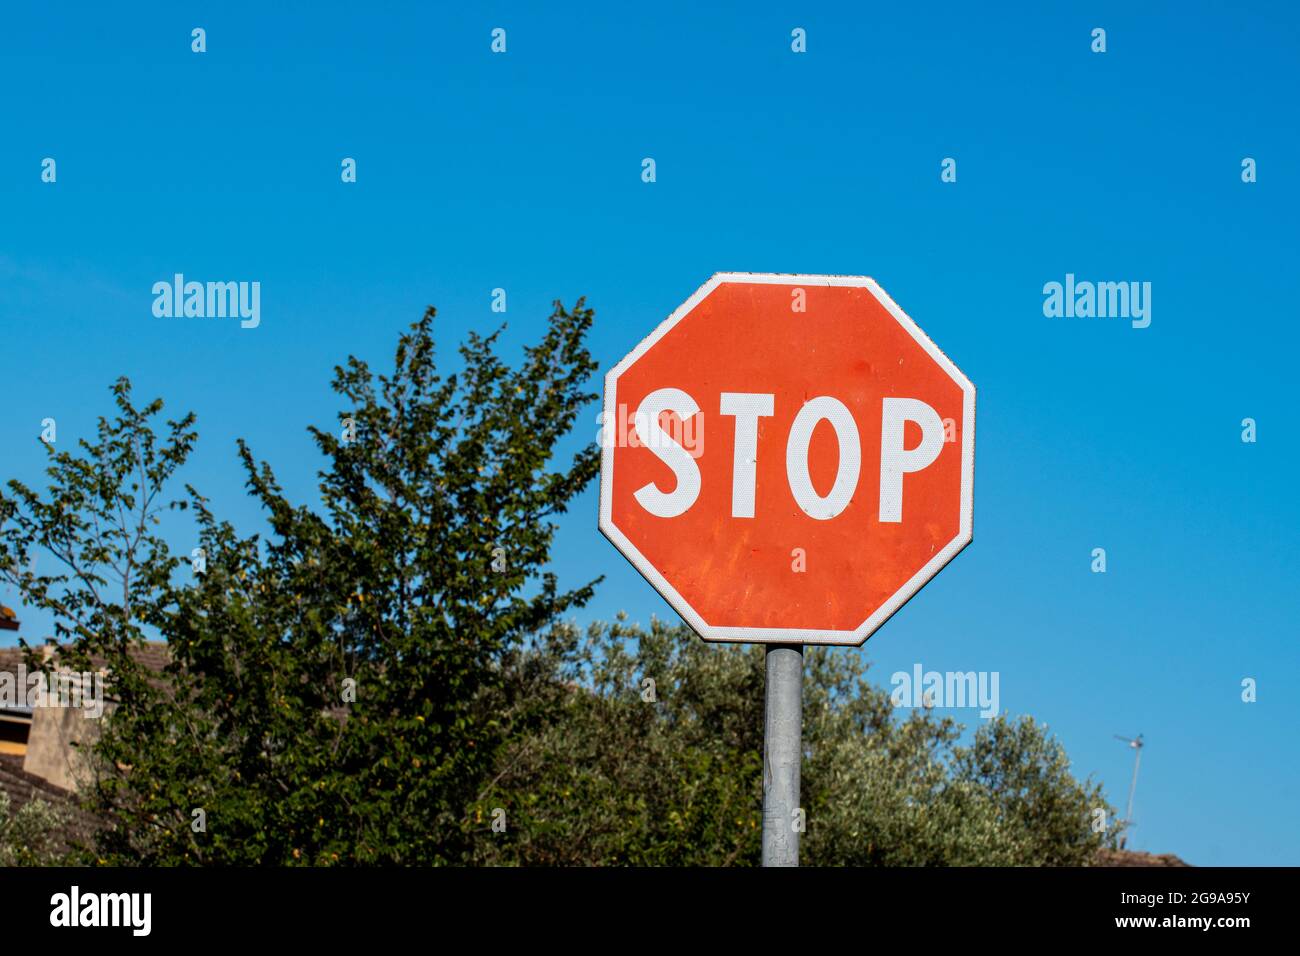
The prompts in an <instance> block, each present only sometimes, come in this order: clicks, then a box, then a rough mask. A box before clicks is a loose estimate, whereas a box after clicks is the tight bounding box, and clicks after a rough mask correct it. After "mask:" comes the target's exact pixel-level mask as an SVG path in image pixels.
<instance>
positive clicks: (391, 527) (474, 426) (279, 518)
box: [0, 300, 598, 864]
mask: <svg viewBox="0 0 1300 956" xmlns="http://www.w3.org/2000/svg"><path fill="white" fill-rule="evenodd" d="M592 315H593V313H592V311H591V310H590V309H587V308H585V306H584V305H583V303H582V302H581V300H580V301H579V302H578V304H577V306H576V307H575V308H574V309H572V310H568V309H566V308H564V307H562V306H561V305H560V304H559V303H557V304H556V307H555V310H554V312H553V313H552V315H551V317H550V320H549V322H548V325H547V329H546V331H545V333H544V334H543V336H542V337H541V339H540V341H539V342H538V343H537V344H536V345H533V346H531V347H529V348H528V349H526V350H525V357H524V361H523V363H522V364H521V365H520V367H518V368H511V367H509V366H507V365H506V364H505V363H504V362H502V361H501V359H500V358H499V357H498V356H497V355H496V353H495V347H496V343H497V340H498V336H499V334H500V333H499V331H498V332H497V333H495V334H493V335H490V336H486V337H483V336H478V335H471V337H470V339H469V341H468V342H467V343H466V345H465V346H463V347H462V349H461V356H462V359H463V366H464V367H463V370H462V371H461V372H459V373H457V374H452V375H448V376H445V377H443V376H441V375H439V374H438V372H437V368H436V362H435V352H434V338H433V321H434V311H433V310H432V309H430V310H428V311H427V312H426V314H425V316H424V318H423V319H422V320H421V321H420V322H418V323H416V324H415V325H413V326H412V327H411V328H410V330H409V331H408V332H407V333H405V334H403V335H402V336H401V338H400V340H399V342H398V346H397V350H396V356H395V362H394V367H393V370H392V372H391V373H390V374H387V375H379V376H376V375H374V374H372V373H371V372H370V370H369V368H368V366H367V365H366V364H365V363H364V362H362V361H361V360H359V359H357V358H355V357H352V358H350V359H349V360H348V362H347V363H346V364H345V365H344V366H341V367H338V368H336V369H335V378H334V389H335V391H336V392H337V393H338V394H339V395H340V396H342V397H343V398H344V399H345V401H346V403H347V407H346V408H345V409H344V410H343V411H342V412H341V413H340V415H339V420H340V426H341V427H340V431H339V433H338V434H335V433H334V432H332V431H325V430H319V429H312V433H313V436H314V438H315V440H316V443H317V445H318V447H319V448H320V450H321V452H322V453H323V455H324V456H325V459H326V464H325V468H324V469H323V470H322V471H321V473H320V490H321V505H320V508H319V509H318V510H313V509H312V508H309V507H307V506H305V505H299V504H294V503H291V502H290V501H288V500H287V498H286V497H285V495H284V493H283V491H282V489H281V487H280V486H279V485H278V483H277V481H276V478H275V475H274V472H273V471H272V469H271V467H270V466H269V465H267V464H265V463H260V462H258V461H257V460H256V459H255V457H254V455H253V452H252V450H251V449H250V448H248V447H247V446H246V445H245V444H244V443H242V442H241V443H240V446H239V454H240V458H241V460H242V462H243V465H244V468H245V470H246V475H247V483H248V488H249V490H250V492H251V493H252V494H253V495H254V496H255V497H256V498H257V499H258V500H259V501H260V502H261V503H262V504H263V505H264V506H265V508H266V511H267V514H268V520H269V525H270V533H269V534H268V535H267V536H266V538H265V539H263V537H262V536H260V535H253V536H251V537H241V536H240V535H239V534H238V533H237V532H236V530H235V529H234V528H233V527H232V526H231V525H230V524H229V523H228V522H224V521H221V520H219V519H218V518H217V517H216V516H215V515H214V514H213V513H212V512H211V510H210V509H209V503H208V501H207V500H206V499H205V498H203V497H202V495H200V494H199V492H198V491H196V490H195V489H193V488H192V487H189V486H187V490H188V499H187V500H180V501H172V502H168V504H170V505H172V506H175V507H185V506H186V505H188V506H189V507H190V508H192V509H193V512H194V513H195V515H196V517H197V522H198V529H199V535H198V540H199V545H200V547H201V548H202V549H203V555H204V559H205V564H206V567H205V569H204V571H203V573H202V574H199V575H194V576H193V579H192V580H188V579H186V571H185V569H184V567H183V565H184V562H183V561H182V560H181V559H179V558H176V557H174V556H172V555H171V553H170V552H169V551H168V548H167V545H166V543H165V542H164V541H162V540H161V539H159V538H158V537H157V536H156V535H155V534H154V532H153V531H152V530H151V527H152V525H153V524H155V523H156V522H157V521H158V515H157V511H158V509H160V508H162V507H165V505H164V504H162V502H163V501H164V500H165V498H166V495H167V487H168V482H169V479H171V478H172V474H173V471H174V470H175V469H176V468H177V467H179V465H181V464H182V463H183V462H184V460H185V458H186V456H187V455H188V452H189V450H190V448H191V447H192V444H193V442H194V440H195V438H196V435H195V433H194V432H193V429H192V425H193V421H194V419H193V416H186V417H185V418H183V419H181V420H180V421H179V422H175V423H169V424H170V429H171V430H170V435H169V438H168V439H167V440H166V441H164V442H161V443H160V442H159V440H158V439H157V437H156V435H155V432H154V430H153V425H152V419H153V418H154V417H155V416H156V415H157V414H158V412H159V411H160V410H161V407H162V404H161V402H160V401H156V402H153V403H151V404H150V405H148V406H146V407H144V408H142V409H138V408H137V407H136V406H135V405H134V404H133V402H132V399H131V390H130V385H129V383H127V382H126V381H125V380H122V381H120V382H119V383H118V384H117V386H115V388H114V394H115V398H116V401H117V404H118V408H119V412H120V414H119V416H118V417H117V418H116V419H115V420H112V421H108V420H101V422H100V427H99V440H98V441H96V442H93V443H91V442H86V441H83V442H81V443H80V454H74V453H72V452H54V451H53V450H51V449H48V448H47V451H48V453H49V454H50V456H51V459H52V460H51V464H50V467H49V469H48V474H49V476H50V479H51V484H50V487H49V488H48V490H47V492H46V493H45V494H44V495H41V494H38V493H36V492H34V491H32V490H30V489H28V488H26V487H25V486H23V485H22V484H21V483H18V482H10V488H11V489H12V491H13V494H14V497H13V498H0V554H3V556H4V557H3V559H0V573H3V574H5V575H7V576H8V577H9V578H10V579H11V580H13V581H15V583H17V584H18V586H19V587H20V588H21V590H22V591H23V594H24V599H25V601H26V602H27V603H28V604H29V605H31V604H34V605H36V606H38V607H41V608H44V609H45V610H47V611H49V612H51V613H52V614H53V615H54V616H55V619H56V621H57V622H58V623H57V625H56V627H57V628H58V634H59V636H60V637H61V638H63V639H66V640H68V641H70V642H71V644H72V649H71V650H70V651H69V653H68V655H67V660H68V662H69V663H76V662H79V661H82V660H89V659H90V657H91V656H92V655H95V656H100V657H103V658H106V659H107V662H108V666H109V667H110V668H111V669H112V672H113V694H114V697H115V698H116V709H115V711H114V713H113V716H112V719H110V720H108V721H105V725H104V728H103V732H102V734H101V736H100V740H99V742H98V743H97V745H96V747H95V752H96V756H97V758H98V759H97V761H96V771H97V774H96V778H95V780H94V781H93V785H92V787H91V789H90V794H91V802H92V807H91V809H93V810H94V811H95V812H96V813H98V814H99V815H100V816H101V817H102V818H104V819H106V820H109V821H111V825H110V826H107V827H105V828H104V829H103V830H102V831H101V832H100V833H99V834H98V835H97V842H96V846H95V848H94V849H95V857H96V858H97V859H101V860H105V861H108V862H122V863H125V862H142V863H173V862H184V861H189V862H198V863H252V862H261V863H270V864H278V863H293V862H296V861H300V862H312V863H335V862H339V863H373V862H403V863H415V862H420V863H441V862H456V861H458V860H461V859H463V858H465V855H466V854H467V853H468V852H469V849H470V847H471V846H472V838H471V836H470V834H471V832H472V828H473V827H475V826H476V825H477V821H474V820H471V819H469V818H467V817H466V815H465V807H466V806H467V805H468V803H469V802H470V800H471V798H472V797H473V796H474V795H475V794H477V793H478V792H479V790H480V789H481V785H482V784H483V782H485V779H486V776H487V774H488V773H489V771H490V770H491V769H492V767H493V766H494V764H495V761H496V754H497V750H498V748H499V747H500V746H501V745H502V742H503V741H504V740H505V739H506V738H507V737H508V736H509V735H510V734H511V733H513V732H514V731H515V729H516V727H518V726H525V725H527V724H528V722H530V721H534V720H537V719H538V715H537V706H538V705H537V702H536V700H535V699H534V698H533V697H531V696H529V695H528V694H526V693H523V692H522V688H526V686H527V681H528V680H529V674H528V672H527V667H524V668H523V669H521V666H522V665H521V662H522V661H523V656H522V655H521V654H520V649H521V648H522V647H523V645H524V644H525V643H527V642H529V641H530V639H531V637H532V636H533V635H536V634H538V633H541V632H544V631H546V630H547V629H548V628H549V627H550V626H551V625H552V624H553V623H554V622H556V621H557V620H558V619H559V618H560V617H561V616H562V615H564V614H565V613H567V612H569V611H570V610H571V609H574V608H577V607H579V606H581V605H582V604H583V603H584V602H585V601H587V600H588V599H589V597H590V596H591V594H592V589H593V587H594V584H595V583H596V582H591V583H589V584H587V585H584V586H582V587H579V588H577V589H575V590H570V591H563V590H561V589H560V588H559V585H558V582H557V581H556V579H555V576H554V575H553V574H551V573H550V572H548V571H546V570H545V567H546V564H547V563H548V561H549V554H550V548H551V544H552V539H553V534H554V526H553V523H552V522H551V521H550V520H548V519H549V518H550V517H552V516H554V515H556V514H559V513H561V512H563V511H564V510H565V508H566V507H567V505H568V503H569V502H570V501H571V500H572V498H573V496H574V495H576V494H577V493H578V492H579V491H581V489H582V488H583V487H584V486H585V485H586V484H587V483H588V482H590V480H591V479H592V478H593V477H594V475H595V474H596V471H597V469H598V455H597V451H596V448H595V446H594V445H587V446H585V447H582V448H580V449H579V450H578V451H577V452H576V454H574V456H573V457H572V459H571V461H569V462H568V464H567V465H563V466H561V467H559V468H553V467H552V460H553V458H554V456H555V452H556V446H557V444H558V443H559V441H560V440H561V438H562V437H563V436H564V435H565V434H566V433H567V432H568V431H569V430H570V428H571V427H572V425H573V423H574V421H575V419H576V417H577V415H578V413H579V411H580V410H581V409H582V408H583V407H584V406H585V405H586V404H587V403H588V402H590V401H591V400H592V399H593V398H594V397H595V396H594V395H593V394H591V393H588V392H587V391H586V390H585V383H586V381H587V379H588V378H589V377H590V375H591V373H592V371H593V370H594V368H595V365H594V362H593V361H592V360H591V357H590V355H589V354H588V352H587V350H586V348H585V346H584V345H583V339H584V337H585V334H586V332H587V330H588V328H589V327H590V324H591V321H592ZM42 547H43V548H45V549H48V550H50V551H53V552H54V553H55V554H56V555H57V556H58V557H59V558H60V560H62V562H63V564H64V570H63V572H61V573H60V574H54V575H44V576H38V575H35V574H34V573H32V572H31V571H29V570H24V568H26V567H28V555H29V554H30V553H31V552H32V551H33V549H37V548H42ZM109 583H114V584H116V585H119V586H120V594H118V593H117V592H116V591H115V592H114V593H113V594H110V593H108V592H107V591H106V587H107V585H108V584H109ZM151 634H152V635H156V636H159V637H162V638H164V639H165V640H167V642H168V646H169V648H170V651H171V657H172V663H171V665H170V666H169V667H168V669H167V671H166V672H165V673H164V674H163V675H151V674H148V673H144V672H143V669H142V668H141V667H139V666H138V664H137V663H136V662H135V659H134V656H133V654H132V649H133V648H136V647H138V646H139V645H140V643H141V642H142V641H143V640H144V639H145V638H146V637H147V636H150V635H151ZM540 646H541V645H540V644H539V643H537V642H535V641H534V642H533V648H534V651H536V650H537V648H539V647H540ZM529 660H530V661H531V660H532V658H531V657H530V658H529ZM528 666H531V664H530V665H528ZM200 811H201V812H200Z"/></svg>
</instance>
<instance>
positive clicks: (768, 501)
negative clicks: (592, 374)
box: [600, 273, 975, 644]
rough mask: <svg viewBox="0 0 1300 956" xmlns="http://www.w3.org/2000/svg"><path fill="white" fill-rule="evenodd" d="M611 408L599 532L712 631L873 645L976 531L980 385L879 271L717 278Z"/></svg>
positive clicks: (680, 315) (628, 372) (620, 382)
mask: <svg viewBox="0 0 1300 956" xmlns="http://www.w3.org/2000/svg"><path fill="white" fill-rule="evenodd" d="M602 422H603V425H602V441H601V444H602V461H601V485H600V529H601V531H602V532H603V533H604V534H605V536H606V537H607V538H609V540H610V541H611V542H612V543H613V544H614V546H615V547H617V548H618V549H619V551H621V552H622V553H623V554H624V556H626V557H627V558H628V559H629V560H630V561H631V562H632V563H633V565H635V566H636V568H637V570H639V571H640V572H641V573H642V574H643V575H644V576H645V578H646V579H647V580H648V581H649V582H650V583H651V584H652V585H653V586H654V587H655V588H656V589H657V590H658V591H659V592H660V593H661V594H662V595H663V596H664V597H665V598H666V599H667V600H668V601H669V603H670V604H672V606H673V608H674V609H676V611H677V613H678V614H680V615H681V616H682V618H683V619H685V620H686V621H687V623H689V624H690V625H691V627H693V628H694V629H695V630H696V631H697V632H698V633H699V634H700V636H701V637H703V638H704V639H705V640H712V641H757V642H771V643H782V644H796V643H802V644H861V643H862V642H863V641H865V640H866V639H867V638H868V637H869V636H870V635H871V634H872V632H873V631H875V630H876V628H878V627H880V625H881V624H883V623H884V622H885V621H886V620H888V619H889V617H890V616H891V615H892V614H893V613H894V612H895V611H897V610H898V609H899V608H900V607H901V606H902V605H903V604H904V603H905V602H906V601H907V600H908V599H909V598H910V597H911V596H912V595H913V594H915V593H916V592H917V591H918V590H920V589H921V587H923V586H924V585H925V583H926V582H927V581H929V580H930V578H932V577H934V575H935V574H936V573H937V572H938V571H939V569H940V568H942V567H943V566H944V565H945V564H947V563H948V562H949V561H951V560H952V559H953V557H954V556H956V554H957V553H958V552H959V551H961V549H962V548H964V547H965V546H966V545H968V544H969V543H970V541H971V510H972V505H971V494H972V484H973V482H974V457H975V387H974V386H973V385H972V384H971V383H970V381H969V380H968V379H967V378H966V376H965V375H963V374H962V373H961V371H960V370H958V368H957V367H956V366H955V365H953V363H952V362H951V361H950V360H949V359H948V357H947V356H945V355H944V354H943V353H942V352H940V351H939V349H938V347H936V346H935V344H934V343H933V342H931V341H930V339H929V338H928V337H927V336H926V335H925V333H924V332H922V331H921V330H920V329H919V328H918V327H917V325H916V323H915V322H913V321H912V320H911V319H910V318H908V317H907V316H906V315H905V314H904V313H903V310H902V309H900V308H899V307H898V306H897V305H896V304H895V303H894V301H893V300H892V299H891V298H889V296H888V295H886V294H885V292H884V290H883V289H881V288H880V286H878V285H877V284H876V283H875V282H874V281H873V280H871V279H869V278H865V277H859V276H812V275H760V274H750V273H720V274H718V275H715V276H714V277H713V278H712V279H710V280H709V281H708V282H706V283H705V284H704V285H703V286H701V287H700V289H699V291H697V292H696V293H695V294H694V295H693V296H691V297H690V298H689V299H688V300H686V302H684V303H683V304H682V305H681V306H680V307H679V308H678V309H677V311H675V312H674V313H673V314H672V315H671V316H669V317H668V319H667V320H666V321H665V322H664V323H663V324H662V325H660V326H659V327H658V328H657V329H655V330H654V332H653V333H652V334H651V335H650V336H649V337H648V338H646V339H645V340H644V341H643V342H641V344H640V345H638V346H637V347H636V348H635V349H633V350H632V352H631V353H630V354H628V356H627V357H626V358H624V359H623V361H621V362H619V363H618V365H616V366H615V367H614V368H613V369H612V370H611V371H610V372H609V374H608V375H607V376H606V378H605V407H604V415H603V418H602Z"/></svg>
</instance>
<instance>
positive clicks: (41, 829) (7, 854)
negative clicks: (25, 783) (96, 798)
mask: <svg viewBox="0 0 1300 956" xmlns="http://www.w3.org/2000/svg"><path fill="white" fill-rule="evenodd" d="M67 824H68V814H67V813H66V812H65V811H63V810H62V809H60V808H58V807H55V806H54V805H53V804H50V803H47V802H46V801H44V800H41V799H40V798H39V797H38V798H36V799H34V800H30V801H28V802H27V803H25V804H23V805H22V806H21V807H19V808H18V809H17V810H14V809H13V803H12V801H10V799H9V794H7V793H5V792H4V791H3V790H0V867H7V866H57V865H58V864H59V863H61V862H62V861H63V857H64V852H65V851H64V849H63V840H62V830H63V828H64V827H65V826H67Z"/></svg>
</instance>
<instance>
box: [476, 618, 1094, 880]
mask: <svg viewBox="0 0 1300 956" xmlns="http://www.w3.org/2000/svg"><path fill="white" fill-rule="evenodd" d="M579 659H580V661H581V663H580V665H579V666H577V667H576V668H574V669H572V670H568V671H565V670H560V671H557V673H556V681H557V682H558V683H562V684H563V685H564V686H565V687H566V693H565V698H564V707H563V710H562V711H561V713H560V716H559V719H557V720H556V721H555V723H554V724H552V725H550V726H547V727H545V728H542V729H541V730H539V731H537V732H536V733H533V734H531V735H527V736H525V737H522V738H520V739H518V740H517V741H515V742H514V743H513V744H512V745H511V747H509V748H508V749H507V750H506V751H504V752H503V762H502V765H501V770H500V771H499V775H498V777H497V779H496V780H495V782H494V786H493V788H492V789H491V790H490V791H489V792H488V793H486V794H484V796H483V798H482V799H481V801H480V803H479V807H480V810H481V811H482V812H488V809H489V808H497V807H499V808H502V809H505V810H506V813H507V819H508V820H509V821H510V824H509V826H508V828H507V830H506V831H505V832H504V833H500V834H494V835H493V836H492V837H490V838H489V837H483V838H480V840H479V847H478V859H479V860H480V861H482V862H485V863H498V864H501V863H518V864H527V865H533V864H601V865H617V864H633V865H656V864H672V865H681V866H694V865H729V864H738V865H757V864H758V862H759V860H760V856H761V845H760V838H761V828H762V819H761V818H762V776H761V770H762V762H761V747H762V732H763V681H764V663H763V650H762V648H761V647H735V646H726V645H706V644H704V643H703V642H702V641H700V640H699V639H698V638H697V637H695V636H694V634H693V633H692V632H691V631H690V630H689V629H687V628H686V627H684V626H680V625H679V626H675V627H673V626H668V625H666V624H664V623H663V622H659V621H656V622H654V623H653V624H652V626H651V627H650V629H649V630H643V629H640V628H636V627H632V626H629V625H627V624H626V623H623V622H622V621H620V622H616V623H614V624H612V625H600V624H597V625H593V626H592V627H591V628H590V629H589V630H588V632H587V634H586V635H585V638H584V640H583V641H582V651H581V655H580V658H579ZM647 680H653V681H654V699H653V700H649V699H648V694H647V691H648V689H649V685H647V684H646V681H647ZM960 737H961V728H960V727H959V726H958V725H957V724H956V723H955V722H954V721H953V720H952V719H951V718H942V719H938V718H936V717H935V716H934V715H933V714H932V713H931V712H928V711H924V710H922V711H914V712H912V714H911V715H910V716H909V717H907V718H906V719H900V718H899V716H898V715H897V713H896V712H895V710H894V707H893V705H892V702H891V700H890V697H889V694H888V693H887V692H886V691H884V690H882V689H880V688H878V687H876V686H875V685H873V684H871V683H870V682H869V681H868V680H867V678H866V665H865V664H864V663H863V660H862V658H861V656H860V655H858V654H855V653H852V652H846V651H844V650H842V649H829V648H809V649H808V650H807V652H806V655H805V678H804V750H805V758H804V766H803V775H802V777H803V780H802V784H803V788H802V789H803V806H804V808H805V810H806V818H807V823H806V826H807V830H806V834H805V836H804V838H803V846H802V859H803V861H804V862H805V863H807V864H810V865H863V866H865V865H894V866H924V865H953V866H960V865H1053V864H1059V865H1082V864H1087V863H1089V862H1090V861H1091V860H1092V859H1093V858H1094V857H1095V854H1096V851H1097V849H1098V848H1099V847H1101V846H1103V845H1105V846H1113V845H1114V834H1113V833H1111V834H1097V833H1093V832H1092V830H1091V827H1090V824H1091V822H1092V810H1093V809H1094V808H1096V807H1102V808H1105V809H1106V811H1107V814H1108V819H1112V820H1113V819H1114V813H1113V810H1111V808H1110V807H1108V806H1107V804H1106V803H1105V801H1104V800H1103V799H1102V795H1101V792H1100V787H1099V786H1098V785H1096V784H1094V783H1092V782H1086V783H1080V782H1078V781H1076V780H1074V778H1073V777H1072V776H1071V775H1070V773H1069V769H1068V762H1067V761H1066V758H1065V754H1064V752H1063V750H1062V749H1061V747H1060V745H1059V743H1057V742H1055V741H1053V740H1051V739H1050V738H1048V737H1047V736H1046V735H1045V733H1044V731H1043V730H1042V728H1041V727H1039V726H1038V725H1037V724H1035V723H1034V722H1033V721H1032V720H1031V719H1028V718H1024V719H1021V720H1018V721H1012V720H1009V719H1007V718H1006V717H1004V716H1002V717H997V718H994V719H993V720H991V721H989V722H988V723H987V724H984V725H982V726H981V727H980V728H979V729H978V730H977V731H976V733H975V734H974V736H973V740H972V741H971V742H970V743H969V744H968V745H964V746H963V745H961V744H960V743H959V739H960Z"/></svg>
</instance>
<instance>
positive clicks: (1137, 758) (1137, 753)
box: [1114, 734, 1145, 849]
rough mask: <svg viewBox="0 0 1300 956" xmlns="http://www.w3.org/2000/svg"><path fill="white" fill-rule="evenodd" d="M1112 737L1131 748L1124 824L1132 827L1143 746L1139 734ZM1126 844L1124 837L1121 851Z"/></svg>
mask: <svg viewBox="0 0 1300 956" xmlns="http://www.w3.org/2000/svg"><path fill="white" fill-rule="evenodd" d="M1114 736H1115V739H1116V740H1122V741H1124V743H1126V744H1128V745H1129V746H1130V747H1132V748H1133V782H1132V783H1131V784H1130V785H1129V788H1128V816H1127V818H1126V819H1125V820H1124V822H1125V823H1126V824H1128V825H1129V826H1130V827H1132V826H1133V794H1134V793H1136V792H1137V785H1138V768H1139V767H1141V766H1142V748H1143V746H1145V745H1144V744H1143V743H1142V735H1141V734H1138V735H1137V736H1136V737H1132V738H1130V737H1121V736H1120V735H1119V734H1115V735H1114ZM1127 842H1128V837H1125V838H1124V840H1123V842H1122V843H1121V844H1120V848H1121V849H1123V845H1124V843H1127Z"/></svg>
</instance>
